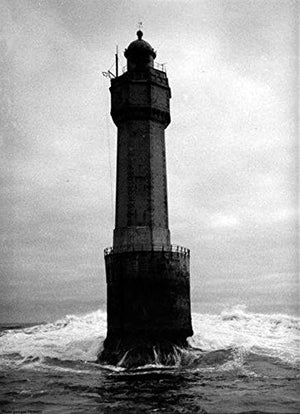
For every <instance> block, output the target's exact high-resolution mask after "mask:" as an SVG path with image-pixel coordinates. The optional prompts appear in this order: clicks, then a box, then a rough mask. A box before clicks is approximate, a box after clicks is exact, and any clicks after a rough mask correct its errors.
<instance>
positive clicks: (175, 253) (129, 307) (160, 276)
mask: <svg viewBox="0 0 300 414" xmlns="http://www.w3.org/2000/svg"><path fill="white" fill-rule="evenodd" d="M137 36H138V39H137V40H135V41H133V42H132V43H130V45H129V46H128V48H127V49H126V50H125V57H126V59H127V71H126V72H125V73H124V74H122V75H121V76H117V77H115V78H113V79H111V88H110V91H111V116H112V118H113V121H114V123H115V124H116V126H117V127H118V145H117V188H116V222H115V230H114V240H113V247H112V248H109V249H105V264H106V278H107V322H108V328H107V338H106V340H105V342H104V349H103V351H102V353H101V355H100V357H99V360H100V361H103V362H108V363H112V364H117V363H120V360H121V364H122V365H124V366H134V365H139V364H143V363H149V362H153V361H154V360H157V358H159V359H160V361H161V362H162V363H172V362H174V358H173V356H174V346H180V347H186V346H187V342H186V338H187V337H189V336H191V335H192V334H193V331H192V325H191V311H190V283H189V262H190V252H189V250H188V249H186V248H182V247H178V246H172V245H171V244H170V231H169V228H168V199H167V177H166V153H165V128H166V127H167V126H168V125H169V123H170V107H169V101H170V98H171V91H170V88H169V84H168V79H167V76H166V73H165V72H164V71H163V70H158V69H155V68H154V59H155V57H156V54H155V52H154V50H153V49H152V47H151V46H150V45H149V43H147V42H145V41H144V40H143V39H142V36H143V33H142V32H141V31H138V32H137ZM172 355H173V356H172Z"/></svg>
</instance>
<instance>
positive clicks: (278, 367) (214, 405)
mask: <svg viewBox="0 0 300 414" xmlns="http://www.w3.org/2000/svg"><path fill="white" fill-rule="evenodd" d="M192 317H193V328H194V336H193V337H192V338H190V339H189V344H190V349H188V350H185V351H181V352H178V358H177V361H176V365H175V366H172V367H170V366H164V365H162V364H161V363H160V361H159V360H157V361H155V363H154V364H152V365H145V366H140V367H138V368H135V369H128V370H126V369H124V368H122V367H120V366H108V365H99V364H97V363H96V358H97V355H98V353H99V352H100V351H101V347H102V344H103V340H104V339H105V334H106V313H105V311H103V310H95V311H93V312H89V313H86V314H81V315H66V316H65V317H63V318H61V319H59V320H56V321H53V322H51V323H49V322H48V323H42V324H34V325H28V324H27V325H26V324H22V325H12V326H2V328H1V337H0V369H1V379H0V394H1V408H0V412H1V413H19V414H20V413H27V414H28V413H45V414H46V413H64V414H68V413H74V414H75V413H76V414H79V413H80V414H87V413H130V414H131V413H212V414H213V413H222V414H225V413H228V414H234V413H236V414H237V413H240V414H241V413H252V414H253V413H261V414H262V413H272V414H273V413H284V414H288V413H300V404H299V391H300V390H299V367H300V358H299V356H300V346H299V326H300V324H299V319H300V318H299V317H297V316H292V315H286V314H265V313H253V312H250V311H247V309H246V308H245V307H242V306H235V307H233V308H229V309H224V310H223V311H222V312H220V313H218V314H205V313H193V315H192Z"/></svg>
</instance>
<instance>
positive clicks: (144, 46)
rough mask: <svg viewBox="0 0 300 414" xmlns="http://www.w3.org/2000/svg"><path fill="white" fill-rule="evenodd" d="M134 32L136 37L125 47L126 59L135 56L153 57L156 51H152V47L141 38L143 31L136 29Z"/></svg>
mask: <svg viewBox="0 0 300 414" xmlns="http://www.w3.org/2000/svg"><path fill="white" fill-rule="evenodd" d="M136 34H137V37H138V39H137V40H134V41H133V42H131V43H130V45H129V46H128V48H127V49H125V52H124V55H125V57H126V58H127V59H128V58H130V57H135V56H141V55H143V56H145V55H150V56H152V57H153V59H155V57H156V53H155V52H154V49H153V47H152V46H151V45H150V44H149V43H148V42H145V40H143V39H142V37H143V32H142V31H141V30H138V31H137V33H136Z"/></svg>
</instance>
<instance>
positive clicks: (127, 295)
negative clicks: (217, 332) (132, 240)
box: [99, 251, 193, 367]
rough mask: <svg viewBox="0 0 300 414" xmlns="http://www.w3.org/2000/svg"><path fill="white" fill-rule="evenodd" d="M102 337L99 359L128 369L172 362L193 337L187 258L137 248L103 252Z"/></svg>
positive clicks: (180, 253) (174, 253)
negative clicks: (104, 324) (105, 324)
mask: <svg viewBox="0 0 300 414" xmlns="http://www.w3.org/2000/svg"><path fill="white" fill-rule="evenodd" d="M105 263H106V275H107V322H108V330H107V338H106V340H105V342H104V350H103V351H102V353H101V355H100V356H99V361H100V362H102V363H104V362H105V363H109V364H114V365H116V364H119V365H121V366H126V367H132V366H138V365H144V364H148V363H155V362H157V355H160V357H159V360H160V361H161V363H165V364H170V363H171V364H172V363H175V359H176V347H186V346H187V342H186V338H187V337H189V336H192V335H193V330H192V325H191V310H190V283H189V256H188V255H187V254H184V253H182V252H171V251H168V252H163V251H138V252H125V253H112V254H109V255H107V256H105Z"/></svg>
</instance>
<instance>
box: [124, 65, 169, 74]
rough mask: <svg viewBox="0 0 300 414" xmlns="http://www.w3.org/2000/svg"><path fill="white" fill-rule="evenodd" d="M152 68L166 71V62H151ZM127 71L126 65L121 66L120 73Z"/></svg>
mask: <svg viewBox="0 0 300 414" xmlns="http://www.w3.org/2000/svg"><path fill="white" fill-rule="evenodd" d="M153 68H154V69H157V70H160V71H161V72H164V73H167V68H166V63H158V62H153ZM125 72H127V65H125V66H123V67H122V73H125Z"/></svg>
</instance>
